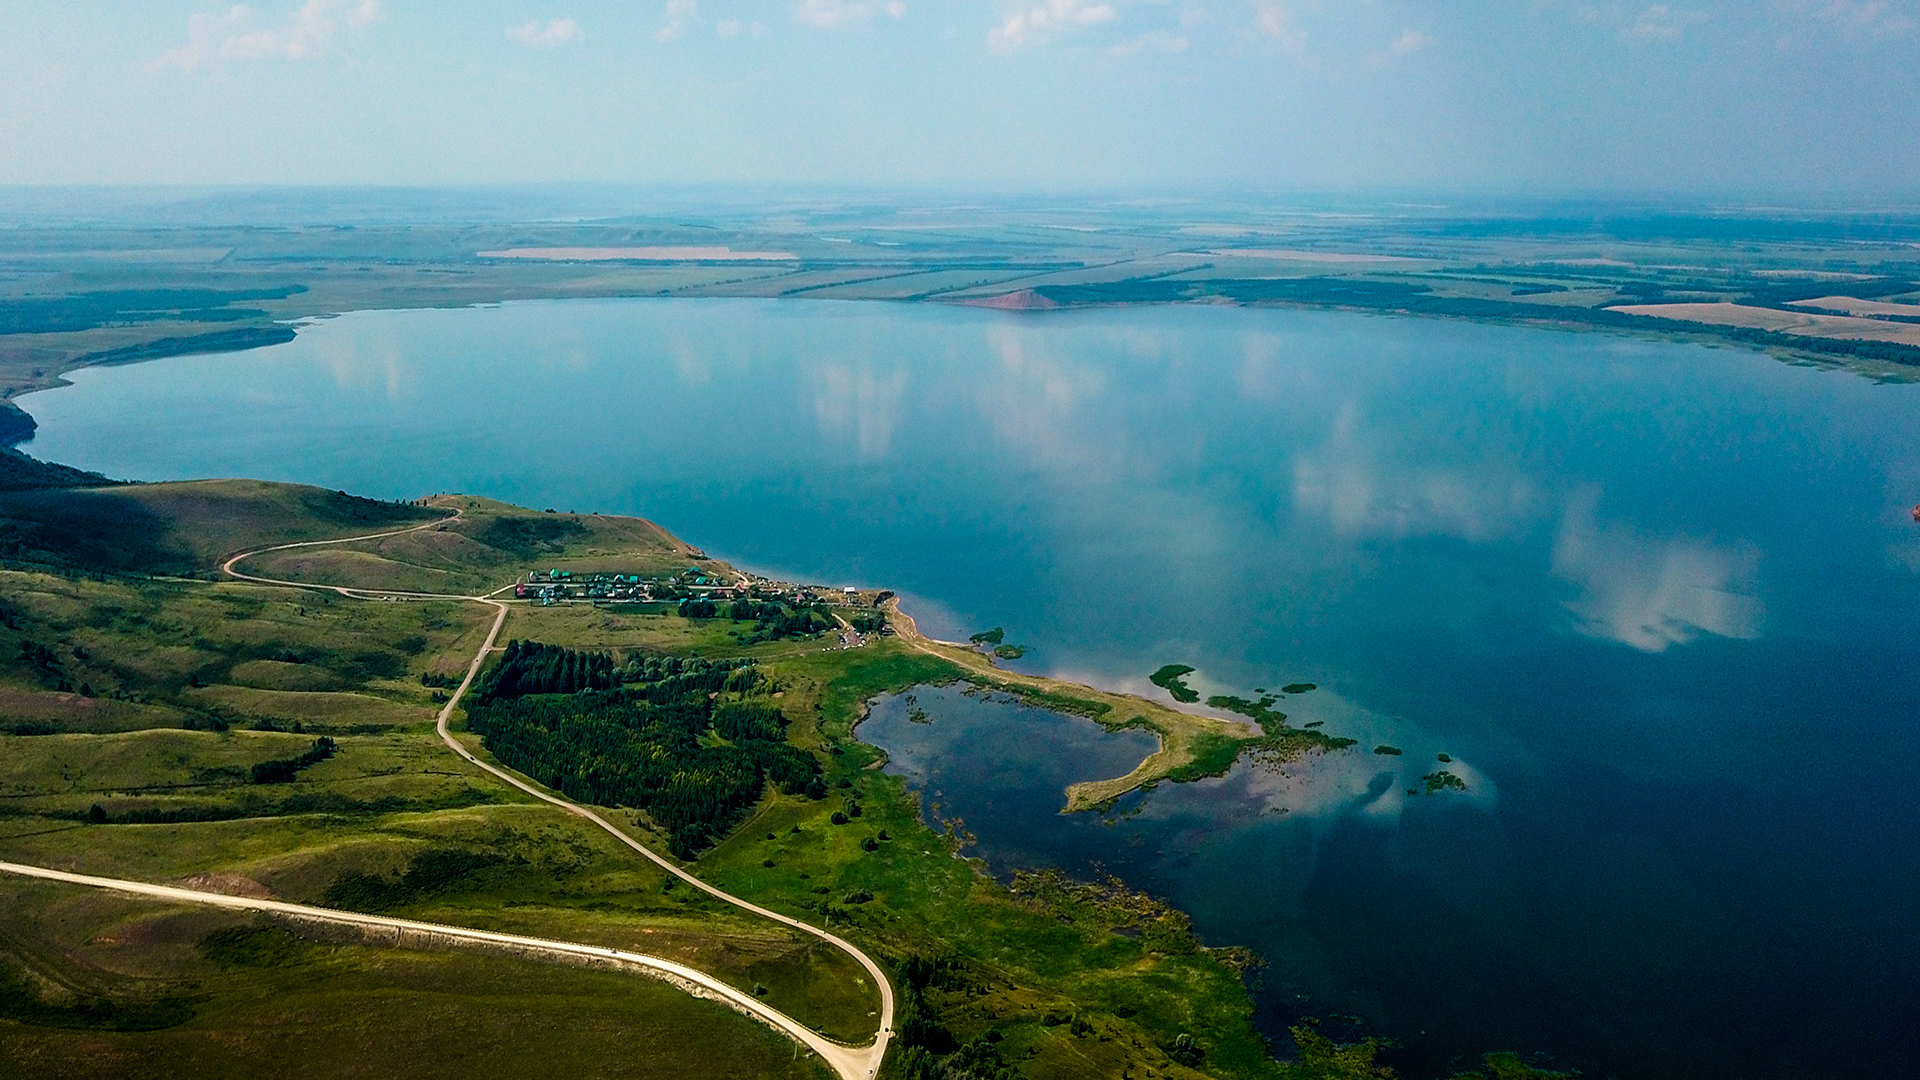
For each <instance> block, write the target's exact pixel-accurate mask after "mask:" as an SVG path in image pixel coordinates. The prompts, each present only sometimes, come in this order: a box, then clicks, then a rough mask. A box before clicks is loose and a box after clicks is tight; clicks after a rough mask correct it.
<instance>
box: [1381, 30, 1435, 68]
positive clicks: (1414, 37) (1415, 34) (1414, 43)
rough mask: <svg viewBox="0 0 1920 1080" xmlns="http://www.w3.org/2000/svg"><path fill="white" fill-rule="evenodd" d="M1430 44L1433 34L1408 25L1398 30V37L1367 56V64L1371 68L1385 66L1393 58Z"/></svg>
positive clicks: (1406, 54) (1407, 54)
mask: <svg viewBox="0 0 1920 1080" xmlns="http://www.w3.org/2000/svg"><path fill="white" fill-rule="evenodd" d="M1431 44H1433V36H1432V35H1431V34H1427V33H1423V32H1421V31H1419V30H1415V29H1413V28H1412V27H1408V28H1407V29H1405V30H1402V31H1400V36H1399V37H1397V38H1394V39H1393V40H1392V41H1391V42H1388V43H1387V47H1386V48H1385V49H1382V50H1380V51H1379V52H1377V53H1374V54H1373V55H1372V56H1369V57H1367V66H1368V67H1373V68H1383V67H1386V66H1387V65H1388V64H1391V63H1393V62H1394V61H1395V60H1398V59H1400V58H1401V57H1403V56H1411V55H1412V54H1414V53H1417V52H1419V51H1420V50H1422V49H1424V48H1426V47H1427V46H1429V45H1431Z"/></svg>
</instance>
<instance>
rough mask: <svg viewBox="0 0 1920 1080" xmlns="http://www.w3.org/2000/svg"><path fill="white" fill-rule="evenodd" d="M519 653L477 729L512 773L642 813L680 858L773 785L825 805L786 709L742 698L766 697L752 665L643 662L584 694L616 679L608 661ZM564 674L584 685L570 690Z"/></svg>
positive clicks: (545, 651)
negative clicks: (794, 740)
mask: <svg viewBox="0 0 1920 1080" xmlns="http://www.w3.org/2000/svg"><path fill="white" fill-rule="evenodd" d="M514 644H515V645H519V646H520V647H519V648H517V649H516V648H515V647H514V645H509V646H508V654H507V655H506V656H505V657H503V658H502V660H501V662H500V664H499V665H497V666H496V668H495V669H494V671H490V672H489V673H488V675H487V677H486V679H485V683H486V686H485V687H484V690H485V692H484V693H482V694H479V695H477V696H476V699H475V702H474V704H473V705H471V706H470V707H469V708H468V709H467V726H468V728H469V730H471V731H473V732H474V733H476V734H478V735H479V736H480V737H481V739H482V740H483V741H484V742H485V744H486V747H487V749H488V750H490V751H492V752H493V754H494V756H496V757H498V758H499V759H500V760H501V761H502V762H504V763H505V764H506V765H508V766H509V767H511V768H514V769H518V770H519V771H521V772H523V773H526V774H527V775H529V776H532V777H533V778H535V779H536V780H539V781H540V782H542V783H544V784H546V785H548V786H549V787H552V788H555V789H556V790H558V791H560V792H561V793H563V794H565V795H566V796H567V797H568V798H572V799H577V800H579V801H581V802H588V803H594V804H597V805H600V806H629V807H634V808H636V809H640V810H645V811H646V812H647V814H648V815H649V816H650V817H652V818H653V820H654V821H655V823H657V824H658V825H659V826H660V827H661V828H662V829H664V830H666V831H667V833H668V836H669V839H668V848H669V850H671V851H672V852H673V854H674V855H675V856H676V857H679V858H682V859H691V858H693V857H695V856H696V855H698V854H699V853H700V852H701V851H704V850H705V849H706V848H708V847H711V846H712V845H713V844H714V843H715V842H717V841H718V840H719V839H720V838H722V837H724V836H725V835H726V834H727V832H728V831H730V830H731V829H732V828H733V826H734V825H735V824H737V823H738V822H739V820H740V819H741V818H742V817H743V816H744V815H745V814H746V812H747V810H749V809H750V808H752V807H753V805H754V804H755V803H757V802H759V801H760V798H761V796H762V795H763V794H764V793H765V791H766V788H767V785H768V784H769V783H773V784H778V785H779V786H780V789H781V790H782V791H784V792H785V793H787V794H789V795H794V794H804V795H806V796H807V797H809V798H814V799H824V798H826V795H827V788H826V782H825V780H824V779H823V777H822V772H821V768H820V763H819V762H818V761H817V760H816V759H815V758H814V757H813V755H811V754H809V753H806V752H805V751H803V750H801V749H799V748H798V747H795V746H792V745H790V744H789V743H788V742H787V741H786V728H787V719H786V717H785V716H783V715H781V713H780V710H779V708H778V707H777V706H775V705H774V704H773V703H772V701H771V700H770V699H768V698H764V697H760V698H754V697H748V696H746V695H747V694H748V693H749V692H750V691H752V690H754V689H756V688H759V687H761V686H763V682H762V679H761V676H760V675H759V672H758V670H757V669H756V668H754V667H752V666H751V664H750V662H747V661H738V660H735V661H709V660H701V659H688V660H682V659H679V658H662V659H653V660H647V661H643V662H638V663H635V664H630V665H629V666H628V668H627V670H625V671H624V672H621V673H619V678H618V679H617V681H618V682H619V683H620V684H621V685H619V686H618V687H617V688H601V687H598V686H593V685H587V684H588V683H591V682H594V681H600V680H601V679H602V674H601V673H606V674H607V675H611V674H612V670H613V669H612V658H611V657H607V656H606V654H604V653H574V652H572V650H568V649H564V648H562V647H560V646H553V645H542V644H539V643H534V642H516V643H514ZM595 657H601V658H605V660H606V663H605V664H604V665H602V664H601V663H600V662H599V660H597V659H591V658H595ZM502 669H515V670H507V671H505V672H504V673H501V670H502ZM563 672H564V673H577V674H575V675H573V676H571V679H570V681H569V679H568V678H562V677H561V675H560V673H563ZM542 673H548V674H550V675H551V677H547V676H546V675H543V674H542ZM523 687H538V688H545V687H554V688H553V689H538V690H534V691H524V690H522V689H521V688H523ZM716 695H723V696H725V697H727V698H730V700H721V701H717V702H716V700H715V699H716ZM712 736H718V737H719V739H722V740H725V741H724V742H721V743H714V742H713V741H712V739H711V737H712Z"/></svg>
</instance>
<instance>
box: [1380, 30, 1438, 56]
mask: <svg viewBox="0 0 1920 1080" xmlns="http://www.w3.org/2000/svg"><path fill="white" fill-rule="evenodd" d="M1431 44H1433V35H1431V34H1424V33H1421V32H1420V31H1418V30H1415V29H1413V28H1412V27H1408V28H1407V29H1405V30H1402V31H1401V32H1400V36H1399V37H1397V38H1394V39H1393V44H1391V45H1389V46H1387V51H1388V52H1390V53H1392V54H1393V55H1395V56H1405V55H1407V54H1408V53H1416V52H1419V51H1420V50H1421V49H1424V48H1426V47H1427V46H1429V45H1431Z"/></svg>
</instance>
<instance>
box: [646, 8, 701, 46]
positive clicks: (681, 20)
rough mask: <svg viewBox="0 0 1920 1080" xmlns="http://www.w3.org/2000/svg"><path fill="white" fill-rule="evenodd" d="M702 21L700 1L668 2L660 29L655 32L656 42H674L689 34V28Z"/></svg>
mask: <svg viewBox="0 0 1920 1080" xmlns="http://www.w3.org/2000/svg"><path fill="white" fill-rule="evenodd" d="M699 21H700V4H699V3H698V0H667V4H666V9H665V13H664V16H663V18H662V19H661V21H660V29H658V30H655V31H654V32H653V39H654V40H655V41H673V40H675V39H676V38H679V37H680V36H681V35H683V34H685V33H686V32H687V28H688V27H689V26H692V25H693V24H695V23H697V22H699Z"/></svg>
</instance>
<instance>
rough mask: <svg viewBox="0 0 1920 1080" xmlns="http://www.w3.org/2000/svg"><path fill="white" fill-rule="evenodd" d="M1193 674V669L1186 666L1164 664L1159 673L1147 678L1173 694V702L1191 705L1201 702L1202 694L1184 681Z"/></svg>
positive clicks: (1156, 672)
mask: <svg viewBox="0 0 1920 1080" xmlns="http://www.w3.org/2000/svg"><path fill="white" fill-rule="evenodd" d="M1192 673H1193V668H1191V667H1188V666H1187V665H1185V664H1162V665H1161V666H1160V669H1159V670H1158V671H1155V672H1154V673H1153V674H1151V675H1149V676H1147V681H1148V682H1151V683H1152V684H1153V685H1155V686H1157V687H1159V688H1160V689H1162V690H1165V691H1166V692H1167V693H1169V694H1172V695H1173V700H1175V701H1178V702H1181V703H1182V704H1187V705H1191V704H1193V703H1194V702H1196V701H1199V700H1200V693H1199V691H1197V690H1195V689H1193V688H1192V687H1190V686H1188V685H1187V684H1186V683H1185V682H1183V681H1182V679H1183V678H1184V677H1185V676H1187V675H1190V674H1192Z"/></svg>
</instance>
